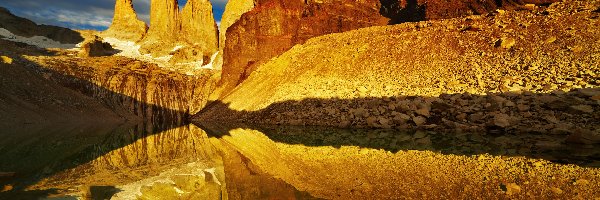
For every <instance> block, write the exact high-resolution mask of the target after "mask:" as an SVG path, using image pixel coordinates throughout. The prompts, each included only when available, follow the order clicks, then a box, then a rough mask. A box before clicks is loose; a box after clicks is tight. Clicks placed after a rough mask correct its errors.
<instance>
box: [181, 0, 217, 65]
mask: <svg viewBox="0 0 600 200" xmlns="http://www.w3.org/2000/svg"><path fill="white" fill-rule="evenodd" d="M179 37H180V38H182V39H183V40H184V41H186V42H187V43H189V44H191V45H193V46H194V47H196V48H199V49H200V50H201V51H202V52H203V55H205V56H211V55H212V53H214V52H216V51H217V50H218V28H217V23H215V19H214V17H213V12H212V4H211V3H210V1H209V0H189V1H188V2H187V3H186V5H185V7H184V8H183V10H182V11H181V35H180V36H179Z"/></svg>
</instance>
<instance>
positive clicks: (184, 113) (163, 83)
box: [35, 57, 215, 124]
mask: <svg viewBox="0 0 600 200" xmlns="http://www.w3.org/2000/svg"><path fill="white" fill-rule="evenodd" d="M35 59H36V62H38V63H40V65H41V66H42V67H43V68H45V69H48V70H49V71H50V72H49V74H50V78H51V79H52V80H54V81H56V82H59V83H61V84H63V85H65V86H67V87H69V88H72V89H74V90H77V91H79V92H81V93H84V94H86V95H88V96H91V97H94V98H98V99H101V100H102V101H103V102H104V103H105V104H106V105H108V106H109V107H112V108H114V109H115V110H127V111H128V112H131V113H133V114H135V115H137V116H139V117H141V118H143V119H144V120H146V121H150V122H153V124H181V123H183V122H185V121H186V120H187V118H188V117H189V116H190V115H191V114H194V113H196V112H198V111H200V109H202V108H203V107H204V106H205V105H206V103H207V97H208V95H209V94H210V92H211V91H212V90H213V88H214V85H215V81H213V80H212V78H211V72H208V71H207V72H206V73H205V74H202V75H197V76H188V75H185V74H181V73H178V72H172V71H168V70H164V69H161V68H160V67H158V66H157V65H155V64H149V63H144V62H141V61H136V60H132V59H128V58H122V57H93V58H87V59H83V60H82V59H76V58H65V57H42V58H35Z"/></svg>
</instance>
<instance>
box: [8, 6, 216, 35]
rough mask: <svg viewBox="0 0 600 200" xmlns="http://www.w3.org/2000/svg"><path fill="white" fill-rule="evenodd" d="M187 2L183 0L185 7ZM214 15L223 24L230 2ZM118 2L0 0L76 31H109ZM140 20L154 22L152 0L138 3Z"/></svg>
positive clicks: (27, 15) (33, 17) (42, 20)
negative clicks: (222, 18) (225, 10)
mask: <svg viewBox="0 0 600 200" xmlns="http://www.w3.org/2000/svg"><path fill="white" fill-rule="evenodd" d="M186 2H187V0H180V1H179V4H180V6H182V7H183V6H184V5H185V3H186ZM211 2H213V10H214V15H215V17H216V19H217V21H221V15H222V14H223V10H224V9H225V4H226V3H227V0H211ZM114 3H115V0H0V7H6V8H8V9H9V10H10V11H11V12H13V13H14V14H15V15H18V16H21V17H25V18H28V19H31V20H33V21H35V22H36V23H39V24H49V25H57V26H63V27H69V28H74V29H96V30H103V29H106V28H107V27H108V26H109V25H110V23H111V22H112V17H113V12H114V11H113V9H114ZM133 4H134V8H135V10H136V12H137V13H138V17H139V18H140V19H141V20H143V21H146V23H148V22H149V21H150V0H134V1H133Z"/></svg>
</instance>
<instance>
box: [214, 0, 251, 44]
mask: <svg viewBox="0 0 600 200" xmlns="http://www.w3.org/2000/svg"><path fill="white" fill-rule="evenodd" d="M254 4H255V0H230V1H228V2H227V5H226V6H225V12H223V17H222V18H221V31H220V32H219V47H220V49H221V50H223V47H224V45H225V38H226V36H225V35H226V34H225V33H227V29H228V28H229V27H230V26H231V25H232V24H233V23H235V22H237V21H238V20H239V19H240V17H241V16H242V14H244V13H246V12H248V11H250V10H252V8H254Z"/></svg>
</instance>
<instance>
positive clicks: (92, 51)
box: [79, 36, 117, 57]
mask: <svg viewBox="0 0 600 200" xmlns="http://www.w3.org/2000/svg"><path fill="white" fill-rule="evenodd" d="M115 53H117V51H116V50H115V49H114V48H113V47H112V46H111V45H110V44H109V43H106V42H103V41H102V38H100V37H98V36H94V37H93V38H91V39H88V40H86V41H84V42H83V44H82V45H81V51H80V52H79V56H81V57H99V56H111V55H114V54H115Z"/></svg>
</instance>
